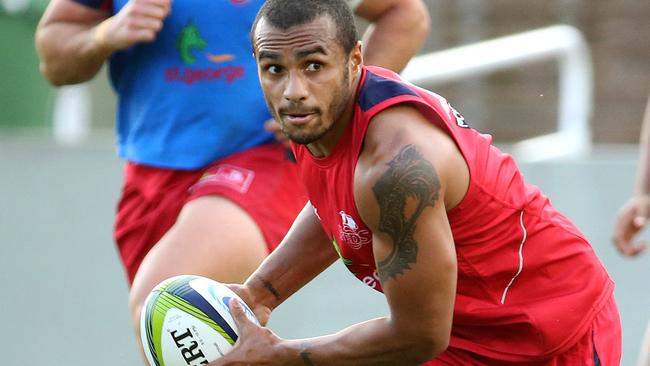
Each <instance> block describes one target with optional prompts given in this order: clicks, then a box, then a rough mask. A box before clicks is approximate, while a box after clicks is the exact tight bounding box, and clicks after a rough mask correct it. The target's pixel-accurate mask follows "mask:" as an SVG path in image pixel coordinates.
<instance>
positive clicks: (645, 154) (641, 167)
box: [635, 98, 650, 195]
mask: <svg viewBox="0 0 650 366" xmlns="http://www.w3.org/2000/svg"><path fill="white" fill-rule="evenodd" d="M649 164H650V98H648V103H647V105H646V110H645V114H644V117H643V125H642V126H641V138H640V144H639V163H638V168H637V169H638V172H637V179H636V188H635V194H637V195H650V166H648V165H649Z"/></svg>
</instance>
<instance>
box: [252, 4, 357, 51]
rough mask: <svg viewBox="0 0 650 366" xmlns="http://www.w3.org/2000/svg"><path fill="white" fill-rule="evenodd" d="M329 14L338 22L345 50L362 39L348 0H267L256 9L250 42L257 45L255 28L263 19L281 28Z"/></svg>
mask: <svg viewBox="0 0 650 366" xmlns="http://www.w3.org/2000/svg"><path fill="white" fill-rule="evenodd" d="M324 15H328V16H329V17H330V18H332V20H333V21H334V24H335V25H336V37H337V41H338V43H339V44H340V45H341V46H342V47H343V50H344V51H345V53H346V54H348V53H350V51H352V49H353V48H354V46H355V45H356V44H357V41H358V40H359V32H358V31H357V26H356V23H355V20H354V15H353V14H352V10H351V9H350V7H349V6H348V4H347V3H346V2H345V0H267V1H266V2H265V3H264V5H263V6H262V8H261V9H260V10H259V12H258V13H257V17H256V18H255V22H254V23H253V27H252V28H251V42H252V44H253V47H254V46H255V28H257V23H259V21H260V19H262V18H264V19H266V20H267V21H268V22H269V23H270V24H271V26H273V27H275V28H279V29H282V30H286V29H289V28H291V27H293V26H296V25H302V24H307V23H309V22H312V21H313V20H314V19H316V18H317V17H319V16H324Z"/></svg>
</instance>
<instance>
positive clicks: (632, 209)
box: [613, 98, 650, 256]
mask: <svg viewBox="0 0 650 366" xmlns="http://www.w3.org/2000/svg"><path fill="white" fill-rule="evenodd" d="M649 217H650V98H648V103H647V106H646V110H645V115H644V117H643V125H642V127H641V138H640V143H639V162H638V166H637V177H636V183H635V188H634V193H633V194H632V197H630V199H629V200H628V201H627V202H626V203H625V204H624V205H623V206H622V207H621V209H620V210H619V212H618V215H617V217H616V221H615V224H614V238H613V240H614V244H615V245H616V247H617V248H618V250H619V252H621V253H622V254H623V255H626V256H636V255H639V254H641V253H643V252H644V251H645V250H646V249H647V247H648V244H647V242H646V241H639V242H634V240H635V236H636V235H637V234H638V233H639V232H640V231H641V230H642V229H643V228H644V227H645V226H646V224H647V222H648V218H649Z"/></svg>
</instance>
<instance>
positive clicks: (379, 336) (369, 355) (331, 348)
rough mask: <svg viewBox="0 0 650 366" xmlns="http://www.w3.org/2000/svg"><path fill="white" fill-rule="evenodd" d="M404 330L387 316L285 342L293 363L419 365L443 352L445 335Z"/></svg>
mask: <svg viewBox="0 0 650 366" xmlns="http://www.w3.org/2000/svg"><path fill="white" fill-rule="evenodd" d="M410 328H411V329H408V330H405V329H400V328H399V327H396V326H395V325H394V324H393V323H392V322H391V320H390V319H388V318H379V319H374V320H369V321H367V322H364V323H359V324H355V325H353V326H351V327H349V328H347V329H345V330H343V331H341V332H339V333H337V334H333V335H328V336H323V337H317V338H310V339H302V340H291V341H285V342H286V343H285V344H284V347H285V349H286V350H287V351H286V353H285V354H286V355H287V357H288V358H290V359H291V360H293V361H292V364H294V365H301V366H306V365H337V366H346V365H351V366H352V365H354V366H359V365H402V366H406V365H419V364H422V363H423V362H426V361H427V360H430V359H431V358H433V357H435V356H437V355H439V354H440V353H442V352H444V350H445V349H446V348H447V343H448V337H444V336H443V337H438V338H436V337H435V336H432V335H433V334H434V333H433V332H430V331H421V329H420V327H417V326H416V325H413V326H412V327H410Z"/></svg>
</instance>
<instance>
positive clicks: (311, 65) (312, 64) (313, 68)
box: [307, 62, 323, 71]
mask: <svg viewBox="0 0 650 366" xmlns="http://www.w3.org/2000/svg"><path fill="white" fill-rule="evenodd" d="M322 68H323V64H321V63H320V62H310V63H308V64H307V71H318V70H320V69H322Z"/></svg>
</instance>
